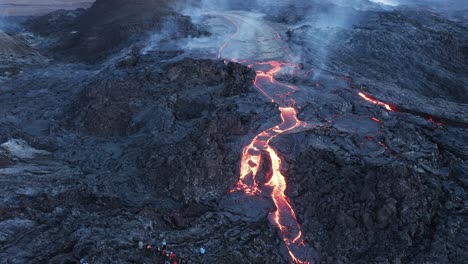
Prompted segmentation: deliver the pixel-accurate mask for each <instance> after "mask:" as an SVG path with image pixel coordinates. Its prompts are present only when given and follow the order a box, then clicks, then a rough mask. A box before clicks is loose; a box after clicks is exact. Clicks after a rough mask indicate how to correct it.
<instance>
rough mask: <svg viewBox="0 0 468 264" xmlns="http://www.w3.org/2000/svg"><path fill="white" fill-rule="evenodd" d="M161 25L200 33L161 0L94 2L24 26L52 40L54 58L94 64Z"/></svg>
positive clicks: (49, 49)
mask: <svg viewBox="0 0 468 264" xmlns="http://www.w3.org/2000/svg"><path fill="white" fill-rule="evenodd" d="M164 23H172V24H173V25H174V26H175V27H176V28H177V29H178V30H177V34H178V36H179V37H183V36H188V35H191V36H198V35H200V34H201V33H200V32H199V31H198V30H197V28H196V27H195V26H194V25H193V24H192V23H191V20H190V17H186V16H182V15H180V14H178V13H176V12H174V11H172V10H171V9H170V7H169V6H168V3H167V2H166V1H164V0H162V1H153V0H135V1H124V0H119V1H109V0H98V1H96V2H95V3H94V4H93V5H92V6H91V7H90V8H88V9H86V10H83V9H78V10H75V11H65V10H60V11H55V12H53V13H51V14H47V15H45V16H42V17H38V18H33V19H31V20H29V21H28V22H27V23H26V25H27V26H28V28H29V29H30V30H31V31H32V32H33V33H36V34H39V35H42V36H47V37H49V38H52V39H55V41H54V42H53V43H52V45H51V46H50V47H47V50H48V51H49V52H50V53H51V54H53V55H54V56H58V57H66V58H69V59H73V60H80V61H86V62H91V63H95V62H100V61H102V60H103V59H105V58H107V57H108V56H109V55H111V54H112V53H115V52H116V51H118V50H119V49H122V48H124V47H126V46H128V45H130V44H131V43H133V42H135V41H136V40H138V39H140V40H141V39H144V38H145V37H147V34H149V33H150V32H157V31H160V30H161V29H162V27H163V24H164ZM57 29H59V30H57Z"/></svg>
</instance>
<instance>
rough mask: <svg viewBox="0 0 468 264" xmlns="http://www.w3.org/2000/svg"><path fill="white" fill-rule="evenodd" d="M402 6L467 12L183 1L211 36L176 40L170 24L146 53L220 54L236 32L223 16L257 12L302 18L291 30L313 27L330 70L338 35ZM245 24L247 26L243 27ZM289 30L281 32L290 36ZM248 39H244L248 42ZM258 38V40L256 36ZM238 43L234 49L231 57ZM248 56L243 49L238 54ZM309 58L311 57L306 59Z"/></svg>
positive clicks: (345, 2)
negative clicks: (370, 15) (374, 13)
mask: <svg viewBox="0 0 468 264" xmlns="http://www.w3.org/2000/svg"><path fill="white" fill-rule="evenodd" d="M400 5H411V6H414V7H422V8H430V9H434V10H436V11H438V10H442V9H443V10H449V9H456V8H468V1H465V0H446V1H436V0H324V1H318V0H307V1H306V0H299V1H293V0H287V1H278V2H276V1H267V0H251V1H245V0H178V1H175V2H174V3H173V4H172V7H173V9H174V10H175V11H177V12H179V13H181V14H184V15H187V16H190V17H191V19H192V21H193V22H194V23H195V24H197V25H199V26H200V27H201V28H202V29H203V30H206V31H208V32H210V33H212V34H213V35H212V36H209V37H201V38H191V37H189V38H185V39H183V40H180V39H179V40H177V41H174V38H173V34H174V32H177V31H178V28H177V25H176V22H175V21H173V20H168V21H165V22H164V23H163V27H162V30H161V31H159V32H157V33H154V34H153V35H152V36H151V37H150V38H149V41H148V44H147V47H146V48H145V49H144V50H143V51H144V52H148V51H150V50H165V49H179V50H184V51H189V52H190V51H191V50H198V51H203V52H204V53H210V54H212V55H213V54H216V49H217V48H218V47H219V46H220V45H222V43H223V41H226V40H227V39H228V38H230V37H231V35H232V34H233V32H234V30H235V29H234V28H233V26H232V25H230V24H229V23H228V22H227V21H225V20H224V21H223V18H222V17H221V16H220V15H219V14H220V13H223V12H227V11H229V12H232V11H233V10H234V11H236V12H243V13H246V12H249V13H250V14H251V15H252V14H256V16H258V18H259V19H260V20H263V21H265V22H262V23H265V25H266V24H267V23H270V22H266V19H264V18H262V17H266V16H268V17H269V18H271V17H285V18H286V19H289V18H290V17H291V14H292V16H293V17H294V16H295V15H297V14H299V16H298V17H300V19H298V20H297V21H292V22H291V21H288V22H289V25H287V27H289V28H295V29H297V28H301V27H308V29H309V30H305V31H304V32H307V34H311V32H312V34H314V36H309V37H310V38H312V39H316V40H317V41H314V56H315V61H316V65H315V66H317V67H318V68H326V67H325V65H326V64H327V63H328V57H329V55H330V49H331V47H333V46H335V45H336V44H338V43H335V41H336V40H337V36H338V35H339V34H344V33H345V32H346V30H347V29H349V28H350V27H352V26H353V25H354V24H355V23H356V22H358V21H359V20H360V19H361V16H362V15H363V14H364V12H361V11H365V10H388V9H398V8H404V9H406V8H407V7H400ZM240 26H245V24H242V25H240ZM240 30H241V31H242V32H245V33H244V35H246V34H249V32H250V33H251V36H252V38H255V35H256V32H255V31H256V30H257V31H258V29H256V28H255V27H252V28H241V29H240ZM286 31H287V28H284V29H283V32H280V34H283V35H284V34H285V33H286ZM245 37H246V36H244V38H245ZM257 37H258V36H257ZM232 46H235V44H234V45H231V47H230V49H231V54H233V55H234V54H235V53H236V52H235V51H232V49H233V47H232ZM241 52H245V51H244V50H239V52H238V53H241ZM295 55H296V61H294V62H301V61H302V60H301V57H303V56H301V54H295ZM307 57H310V55H309V56H307Z"/></svg>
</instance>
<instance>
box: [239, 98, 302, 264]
mask: <svg viewBox="0 0 468 264" xmlns="http://www.w3.org/2000/svg"><path fill="white" fill-rule="evenodd" d="M279 110H280V111H281V119H282V122H281V124H279V125H277V126H275V127H272V128H270V129H267V130H265V131H262V132H261V133H260V134H258V135H257V136H256V137H255V138H254V139H253V140H252V142H251V143H250V144H249V145H248V146H246V147H245V148H244V151H243V155H242V160H241V175H240V180H239V182H238V184H237V186H236V189H235V190H240V191H243V192H244V193H246V194H248V195H255V194H256V193H258V192H260V189H259V186H258V183H257V181H256V177H257V173H258V171H259V168H260V165H261V161H262V153H267V154H268V156H269V158H270V160H271V177H270V179H269V180H268V181H267V182H266V183H265V186H267V187H270V188H271V194H270V195H271V198H272V199H273V202H274V204H275V206H276V208H277V210H276V211H274V212H272V213H270V216H269V221H270V222H271V224H272V225H274V226H275V227H276V228H278V230H279V231H280V233H281V236H282V238H283V242H284V244H285V246H286V248H287V250H288V253H289V256H290V258H291V261H292V262H293V263H310V262H309V261H307V260H301V259H300V258H299V257H297V256H296V252H297V251H299V250H300V251H303V252H307V248H306V246H305V244H304V240H303V239H302V231H301V227H300V225H299V223H298V222H297V218H296V213H295V212H294V209H293V208H292V206H291V203H290V202H289V199H288V197H287V196H286V195H285V191H286V187H287V183H286V179H285V177H284V175H283V174H282V172H281V168H282V160H281V158H280V157H279V155H278V153H277V152H276V151H275V150H274V149H273V148H272V147H271V146H270V142H271V140H272V139H274V138H275V137H277V136H279V135H281V134H284V133H286V132H292V131H297V130H298V129H299V128H301V127H304V126H305V125H306V123H305V122H302V121H299V120H298V119H297V114H296V110H295V109H294V108H293V107H286V108H281V107H280V108H279ZM292 247H294V249H293V248H292Z"/></svg>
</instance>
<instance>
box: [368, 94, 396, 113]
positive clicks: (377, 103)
mask: <svg viewBox="0 0 468 264" xmlns="http://www.w3.org/2000/svg"><path fill="white" fill-rule="evenodd" d="M359 96H360V97H362V98H363V99H364V100H366V101H368V102H371V103H373V104H375V105H380V106H382V107H384V108H385V109H387V110H388V111H395V109H393V107H392V106H390V105H389V104H386V103H384V102H381V101H379V100H377V99H374V98H372V97H370V96H368V95H366V94H364V93H363V92H359Z"/></svg>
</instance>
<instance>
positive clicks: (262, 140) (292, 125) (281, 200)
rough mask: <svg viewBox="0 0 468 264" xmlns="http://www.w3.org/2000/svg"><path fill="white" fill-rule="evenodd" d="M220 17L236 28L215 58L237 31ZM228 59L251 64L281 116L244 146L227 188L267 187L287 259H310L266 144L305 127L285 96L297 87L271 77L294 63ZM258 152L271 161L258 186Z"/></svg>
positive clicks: (251, 190) (254, 190)
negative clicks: (234, 181)
mask: <svg viewBox="0 0 468 264" xmlns="http://www.w3.org/2000/svg"><path fill="white" fill-rule="evenodd" d="M224 18H225V19H227V20H228V21H229V22H230V23H231V24H232V25H233V26H234V27H235V29H236V32H235V33H234V34H233V35H232V36H231V37H230V39H229V40H228V41H227V42H225V43H224V44H223V45H222V46H221V48H220V49H219V54H218V58H221V57H222V55H223V51H224V49H225V48H226V47H227V46H228V45H229V43H230V41H231V40H233V39H234V38H235V37H236V36H237V35H238V34H239V31H240V30H239V26H238V24H237V23H236V21H235V20H234V18H233V17H229V16H224ZM276 39H277V40H278V41H279V40H280V35H279V34H278V33H276ZM230 59H231V60H232V61H235V62H239V63H243V64H247V65H249V67H253V69H254V70H255V71H256V77H255V81H254V86H255V87H256V88H257V89H258V91H260V92H261V93H262V94H263V95H264V96H265V97H267V98H268V99H269V100H271V101H272V102H274V103H276V104H277V105H278V106H279V110H280V112H281V119H282V122H281V123H280V124H278V125H277V126H274V127H272V128H269V129H267V130H265V131H262V132H260V133H259V134H258V135H257V136H255V137H254V138H253V140H252V141H251V142H250V144H249V145H247V146H246V147H245V148H244V150H243V152H242V158H241V164H240V179H239V182H238V183H237V185H236V186H235V187H234V188H233V189H232V190H231V192H236V191H237V192H243V193H245V194H246V195H249V196H254V195H257V194H259V193H261V192H262V191H264V190H265V189H268V190H269V192H270V196H271V198H272V200H273V202H274V204H275V206H276V211H274V212H271V213H270V215H269V221H270V222H271V224H272V225H273V226H274V227H276V228H277V229H278V231H279V232H280V234H281V236H282V239H283V242H284V245H285V246H286V248H287V251H288V253H289V258H290V261H291V263H311V262H313V259H312V257H311V256H308V254H307V252H308V249H307V246H306V245H305V243H304V240H303V238H302V232H301V227H300V225H299V223H298V221H297V218H296V214H295V212H294V208H293V206H292V205H291V203H290V201H289V199H288V197H287V196H286V195H285V191H286V187H287V183H286V179H285V176H284V175H283V173H282V171H281V167H282V159H281V157H280V156H279V155H278V153H277V152H276V151H275V150H274V149H273V148H272V147H271V145H270V142H271V141H272V140H273V139H274V138H275V137H278V136H280V135H281V134H284V133H292V132H297V131H300V130H301V129H304V128H305V127H307V123H305V122H303V121H300V120H298V118H297V114H296V109H295V107H294V106H295V102H294V100H293V99H291V98H289V97H288V96H289V95H290V94H291V93H292V92H294V91H296V90H298V88H297V87H295V86H293V85H289V84H286V83H282V82H279V81H277V80H276V79H275V75H276V74H278V73H280V72H282V71H283V70H284V69H285V68H289V69H293V70H294V69H296V68H298V66H297V65H295V64H292V63H289V62H282V61H277V60H271V61H260V62H258V61H249V60H243V61H238V60H237V59H236V58H230ZM262 155H268V159H267V160H269V161H270V162H271V165H270V168H271V176H270V177H269V179H267V182H266V183H265V184H264V186H259V183H258V181H257V175H258V172H259V170H260V166H261V163H262V161H263V160H266V159H264V158H263V157H262Z"/></svg>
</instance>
